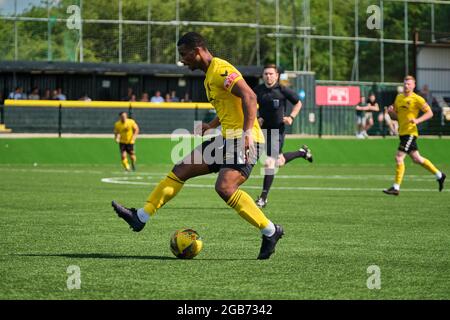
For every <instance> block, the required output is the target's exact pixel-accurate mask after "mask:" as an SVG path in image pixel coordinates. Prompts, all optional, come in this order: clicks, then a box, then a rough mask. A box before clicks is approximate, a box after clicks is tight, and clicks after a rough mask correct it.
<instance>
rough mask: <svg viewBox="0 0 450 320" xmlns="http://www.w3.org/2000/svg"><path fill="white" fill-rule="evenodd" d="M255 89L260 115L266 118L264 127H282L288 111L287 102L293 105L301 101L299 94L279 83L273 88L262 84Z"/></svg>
mask: <svg viewBox="0 0 450 320" xmlns="http://www.w3.org/2000/svg"><path fill="white" fill-rule="evenodd" d="M253 91H254V92H255V93H256V96H257V97H258V104H259V110H258V111H259V117H261V118H263V119H264V122H263V125H262V127H263V128H264V129H280V128H281V127H283V126H284V124H283V117H284V116H285V113H286V108H287V102H288V101H289V102H291V103H292V104H293V105H295V104H297V103H298V101H299V98H298V95H297V94H296V93H295V92H294V91H293V90H291V89H289V88H286V87H284V86H280V84H279V83H277V84H276V85H274V86H273V87H271V88H267V87H266V85H265V84H264V83H263V84H260V85H258V86H256V87H255V88H254V89H253Z"/></svg>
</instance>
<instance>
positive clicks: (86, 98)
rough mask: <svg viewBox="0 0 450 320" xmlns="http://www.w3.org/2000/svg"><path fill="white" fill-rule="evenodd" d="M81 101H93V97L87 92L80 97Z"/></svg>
mask: <svg viewBox="0 0 450 320" xmlns="http://www.w3.org/2000/svg"><path fill="white" fill-rule="evenodd" d="M78 100H80V101H92V99H91V98H89V97H88V95H87V93H85V94H84V95H83V96H82V97H81V98H80V99H78Z"/></svg>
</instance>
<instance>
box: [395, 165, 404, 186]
mask: <svg viewBox="0 0 450 320" xmlns="http://www.w3.org/2000/svg"><path fill="white" fill-rule="evenodd" d="M404 175H405V164H404V163H401V164H397V167H396V169H395V184H397V185H401V184H402V180H403V176H404Z"/></svg>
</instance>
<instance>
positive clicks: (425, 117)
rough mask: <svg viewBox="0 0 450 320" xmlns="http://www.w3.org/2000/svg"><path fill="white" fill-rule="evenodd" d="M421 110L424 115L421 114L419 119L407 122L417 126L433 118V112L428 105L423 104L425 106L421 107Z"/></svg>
mask: <svg viewBox="0 0 450 320" xmlns="http://www.w3.org/2000/svg"><path fill="white" fill-rule="evenodd" d="M421 109H422V111H424V114H422V115H421V116H420V117H418V118H416V119H411V120H410V121H409V122H411V123H415V124H419V123H422V122H425V121H427V120H430V119H431V118H433V110H431V108H430V106H429V105H428V103H426V102H425V104H424V105H423V106H422V108H421Z"/></svg>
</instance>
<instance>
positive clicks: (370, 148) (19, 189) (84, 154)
mask: <svg viewBox="0 0 450 320" xmlns="http://www.w3.org/2000/svg"><path fill="white" fill-rule="evenodd" d="M301 143H307V144H308V145H309V146H310V147H311V148H312V150H313V153H314V156H315V162H314V163H313V164H309V163H307V162H306V161H304V160H303V159H299V160H295V161H294V162H292V163H290V164H288V165H287V166H286V167H284V168H282V169H281V170H280V172H279V176H278V177H277V178H276V179H275V182H274V185H273V190H272V191H271V194H270V198H269V205H268V207H267V208H266V209H264V211H265V213H266V214H267V215H268V217H269V218H270V219H272V220H273V221H274V222H276V223H280V224H282V225H283V226H284V228H285V231H286V235H285V237H284V238H283V239H281V240H280V242H279V245H278V247H277V252H276V253H275V254H274V255H273V256H272V258H271V259H270V260H267V261H257V260H256V259H255V258H256V256H257V254H258V250H259V246H260V234H259V232H258V231H257V230H255V229H254V228H253V227H252V226H251V225H249V224H248V223H247V222H245V221H244V220H243V219H242V218H240V217H239V216H238V215H237V214H236V213H235V212H234V211H233V210H232V209H230V208H228V207H227V206H226V204H225V203H223V201H222V200H221V199H220V198H219V197H218V196H217V195H216V194H215V192H214V188H213V185H214V179H215V175H210V176H206V177H200V178H196V179H193V180H191V181H189V182H188V183H187V184H186V186H185V187H184V189H183V190H182V191H181V192H180V194H179V195H178V196H177V197H176V198H175V199H174V200H172V201H171V202H169V203H168V204H167V205H166V206H165V207H164V208H162V209H161V210H160V211H159V212H158V214H157V215H156V216H155V217H154V218H152V219H151V220H150V222H149V224H148V225H147V226H146V227H145V228H144V230H143V231H142V232H140V233H133V232H132V231H131V230H130V229H129V228H128V226H127V225H126V223H125V222H124V221H122V220H120V219H119V218H118V217H117V216H116V215H115V214H114V213H113V211H112V208H111V206H110V202H111V200H112V199H116V200H118V201H120V202H123V203H124V204H126V205H130V206H141V205H142V204H143V202H144V201H145V199H146V197H147V195H148V194H149V192H150V191H151V189H152V187H153V184H154V183H156V182H158V181H159V179H160V178H161V177H162V176H163V175H164V174H165V173H166V172H167V171H168V170H170V168H171V165H170V150H171V147H172V146H173V144H174V142H170V140H165V139H141V140H138V144H137V152H138V161H139V166H138V171H137V172H135V173H132V174H125V173H123V172H122V170H121V167H120V162H119V160H118V150H117V145H115V144H114V143H113V142H112V139H75V138H73V139H50V138H47V139H1V137H0V235H1V237H0V243H1V245H0V275H1V276H0V299H116V298H118V299H449V298H450V289H449V288H450V277H449V272H448V271H449V268H450V251H449V246H450V202H449V200H450V192H449V190H450V181H448V183H447V189H446V190H444V192H441V193H439V192H438V191H437V183H436V181H435V180H434V177H433V176H432V175H431V174H429V173H428V172H427V171H425V170H424V169H423V168H421V167H420V166H417V165H414V164H412V163H411V161H410V160H409V159H408V160H407V161H406V176H405V180H404V184H403V186H402V192H401V195H400V196H399V197H389V196H386V195H384V194H383V193H382V192H381V190H382V189H383V188H385V187H388V186H390V185H391V183H392V179H393V174H394V162H393V156H394V152H395V149H396V147H397V143H398V142H397V140H396V139H384V140H383V139H373V140H365V141H360V140H354V139H348V140H325V139H323V140H319V139H303V140H294V139H292V140H291V139H289V140H287V142H286V146H285V150H286V151H288V150H293V149H294V148H297V147H298V145H299V144H301ZM418 143H419V147H420V150H421V152H422V154H423V155H425V156H427V157H428V158H429V159H430V160H431V161H433V162H434V163H435V164H436V165H437V166H438V167H439V168H441V169H442V170H443V171H444V172H447V173H450V140H449V139H420V140H419V142H418ZM261 184H262V177H261V167H260V166H257V167H256V168H255V169H254V171H253V173H252V177H251V178H250V179H249V181H247V183H246V184H245V185H244V187H243V189H244V190H246V191H247V192H249V193H250V194H251V196H252V197H254V198H256V196H257V195H258V194H259V192H260V187H261ZM182 227H191V228H194V229H195V230H197V231H198V232H199V233H200V235H201V236H202V237H203V239H204V249H203V251H202V252H201V253H200V255H199V256H198V257H196V258H195V259H193V260H178V259H176V258H175V257H173V255H172V253H171V252H170V249H169V238H170V235H171V234H172V232H174V231H175V230H176V229H178V228H182ZM70 265H76V266H79V267H80V270H81V288H80V289H74V290H69V289H68V288H67V284H66V283H67V279H68V277H69V276H70V274H68V273H67V268H68V266H70ZM371 265H377V266H378V267H379V268H380V270H381V289H372V290H370V289H368V287H367V279H368V277H369V276H370V274H368V273H367V268H368V267H369V266H371Z"/></svg>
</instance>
